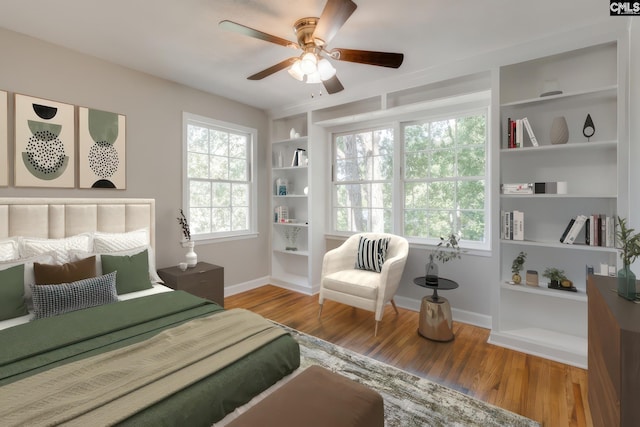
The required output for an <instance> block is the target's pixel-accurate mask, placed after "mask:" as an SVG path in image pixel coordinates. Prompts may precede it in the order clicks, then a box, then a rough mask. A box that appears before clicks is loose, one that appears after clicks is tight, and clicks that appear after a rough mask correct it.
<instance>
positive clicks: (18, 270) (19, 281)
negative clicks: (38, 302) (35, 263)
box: [0, 264, 29, 320]
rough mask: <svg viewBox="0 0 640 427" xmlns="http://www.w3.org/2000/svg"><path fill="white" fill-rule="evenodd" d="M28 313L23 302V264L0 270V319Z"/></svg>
mask: <svg viewBox="0 0 640 427" xmlns="http://www.w3.org/2000/svg"><path fill="white" fill-rule="evenodd" d="M25 314H29V311H28V310H27V306H26V304H25V303H24V264H20V265H16V266H15V267H10V268H7V269H6V270H2V271H0V320H6V319H12V318H14V317H20V316H24V315H25Z"/></svg>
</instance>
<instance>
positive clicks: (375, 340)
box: [225, 286, 592, 427]
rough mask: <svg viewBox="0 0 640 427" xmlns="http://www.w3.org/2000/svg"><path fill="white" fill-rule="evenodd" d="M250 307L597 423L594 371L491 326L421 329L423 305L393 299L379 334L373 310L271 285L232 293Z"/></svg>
mask: <svg viewBox="0 0 640 427" xmlns="http://www.w3.org/2000/svg"><path fill="white" fill-rule="evenodd" d="M236 307H241V308H246V309H248V310H251V311H253V312H256V313H258V314H261V315H262V316H264V317H266V318H268V319H272V320H274V321H276V322H279V323H282V324H285V325H287V326H289V327H292V328H295V329H297V330H299V331H302V332H305V333H307V334H310V335H314V336H316V337H319V338H322V339H324V340H326V341H330V342H332V343H334V344H337V345H340V346H343V347H345V348H348V349H351V350H353V351H356V352H358V353H361V354H364V355H366V356H369V357H372V358H374V359H377V360H380V361H382V362H385V363H389V364H391V365H394V366H397V367H399V368H401V369H404V370H406V371H409V372H412V373H414V374H416V375H419V376H421V377H424V378H428V379H429V380H431V381H434V382H437V383H440V384H443V385H445V386H447V387H450V388H453V389H455V390H458V391H461V392H463V393H465V394H468V395H470V396H473V397H476V398H478V399H480V400H482V401H484V402H488V403H490V404H493V405H496V406H499V407H501V408H504V409H507V410H510V411H513V412H516V413H518V414H521V415H524V416H526V417H529V418H531V419H534V420H536V421H538V422H541V423H542V424H543V425H544V426H549V427H551V426H558V427H561V426H591V425H592V422H591V415H590V412H589V404H588V401H587V371H586V370H584V369H579V368H575V367H572V366H568V365H564V364H562V363H558V362H553V361H550V360H546V359H542V358H540V357H535V356H530V355H527V354H524V353H520V352H517V351H513V350H508V349H505V348H502V347H498V346H494V345H491V344H487V338H488V336H489V330H487V329H483V328H479V327H476V326H471V325H468V324H464V323H457V322H454V324H453V330H454V333H455V336H456V338H455V339H454V340H453V341H451V342H449V343H437V342H433V341H429V340H427V339H425V338H422V337H421V336H419V335H418V334H417V327H418V313H416V312H414V311H411V310H406V309H402V308H399V311H400V314H399V315H397V316H396V314H395V312H394V311H393V308H392V307H391V306H390V305H388V306H387V308H386V311H385V313H384V318H383V320H382V322H380V328H379V331H378V336H377V337H374V336H373V329H374V319H373V313H372V312H368V311H365V310H360V309H356V308H352V307H349V306H346V305H343V304H339V303H336V302H333V301H327V302H325V304H324V309H323V311H322V317H321V319H318V307H319V306H318V297H317V295H316V296H308V295H303V294H299V293H296V292H292V291H289V290H286V289H281V288H278V287H275V286H264V287H262V288H259V289H255V290H252V291H248V292H244V293H241V294H238V295H234V296H230V297H227V298H225V308H236Z"/></svg>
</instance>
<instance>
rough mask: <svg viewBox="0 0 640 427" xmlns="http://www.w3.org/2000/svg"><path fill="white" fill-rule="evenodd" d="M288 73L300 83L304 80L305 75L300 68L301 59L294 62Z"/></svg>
mask: <svg viewBox="0 0 640 427" xmlns="http://www.w3.org/2000/svg"><path fill="white" fill-rule="evenodd" d="M288 71H289V74H290V75H291V77H293V78H294V79H296V80H298V81H303V80H304V73H303V72H302V68H301V67H300V60H299V59H298V60H296V62H294V63H293V65H291V67H289V70H288Z"/></svg>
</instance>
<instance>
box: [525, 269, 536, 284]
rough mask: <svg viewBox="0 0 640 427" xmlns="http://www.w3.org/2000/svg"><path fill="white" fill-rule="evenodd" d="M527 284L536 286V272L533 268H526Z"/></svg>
mask: <svg viewBox="0 0 640 427" xmlns="http://www.w3.org/2000/svg"><path fill="white" fill-rule="evenodd" d="M527 286H534V287H538V272H537V271H535V270H527Z"/></svg>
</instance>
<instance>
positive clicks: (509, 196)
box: [500, 193, 618, 199]
mask: <svg viewBox="0 0 640 427" xmlns="http://www.w3.org/2000/svg"><path fill="white" fill-rule="evenodd" d="M500 197H501V198H503V199H616V198H617V197H618V196H617V195H615V194H542V193H541V194H500Z"/></svg>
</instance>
